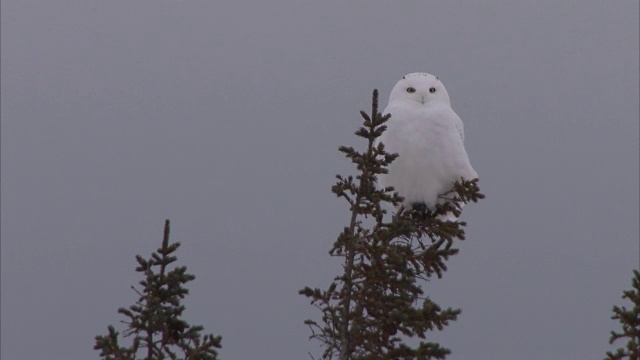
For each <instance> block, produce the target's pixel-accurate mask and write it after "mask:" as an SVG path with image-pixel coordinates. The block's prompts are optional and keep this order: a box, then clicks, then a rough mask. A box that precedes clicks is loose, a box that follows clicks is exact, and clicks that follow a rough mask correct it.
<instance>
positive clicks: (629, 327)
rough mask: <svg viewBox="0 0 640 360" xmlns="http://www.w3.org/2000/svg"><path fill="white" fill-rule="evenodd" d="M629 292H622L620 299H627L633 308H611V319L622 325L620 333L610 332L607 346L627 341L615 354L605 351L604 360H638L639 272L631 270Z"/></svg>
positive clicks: (639, 338) (639, 330)
mask: <svg viewBox="0 0 640 360" xmlns="http://www.w3.org/2000/svg"><path fill="white" fill-rule="evenodd" d="M631 286H632V289H631V290H625V291H623V292H622V294H623V295H622V298H623V299H628V300H629V301H631V303H632V304H633V308H631V309H627V308H626V307H624V306H623V307H618V306H614V307H613V316H611V319H613V320H618V321H619V322H620V324H621V325H622V332H620V333H616V332H615V331H611V337H610V338H609V344H613V343H614V342H616V341H617V340H622V339H625V338H626V339H628V340H627V343H626V345H625V347H624V348H618V349H617V350H616V352H615V353H612V352H610V351H607V357H606V358H605V360H621V359H630V360H640V272H638V271H637V270H633V279H631Z"/></svg>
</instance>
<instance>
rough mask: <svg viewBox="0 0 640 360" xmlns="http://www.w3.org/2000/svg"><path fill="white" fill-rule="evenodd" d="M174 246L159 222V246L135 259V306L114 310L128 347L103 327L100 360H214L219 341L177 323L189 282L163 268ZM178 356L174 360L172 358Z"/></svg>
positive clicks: (180, 271) (177, 270)
mask: <svg viewBox="0 0 640 360" xmlns="http://www.w3.org/2000/svg"><path fill="white" fill-rule="evenodd" d="M179 247H180V243H179V242H174V243H170V242H169V220H166V221H165V225H164V237H163V239H162V246H161V247H160V248H159V249H157V250H156V252H154V253H152V254H151V257H150V258H149V259H145V258H143V257H142V256H140V255H137V256H136V260H137V262H138V267H137V268H136V271H137V272H140V273H142V275H143V276H144V280H142V281H140V283H139V284H140V285H141V286H142V289H141V290H138V289H137V288H135V287H133V286H132V288H133V290H134V291H135V292H136V293H137V294H138V295H139V298H138V301H137V302H136V304H135V305H132V306H130V307H129V308H120V309H118V313H120V314H122V315H124V316H125V317H126V320H124V321H121V322H122V323H124V324H126V325H127V329H126V330H124V331H123V333H122V335H123V337H124V338H127V337H131V336H132V338H131V342H130V343H131V344H130V345H129V346H121V345H120V342H119V338H120V333H119V332H117V331H116V330H115V328H114V327H113V326H112V325H109V327H108V331H109V333H108V334H107V335H98V336H96V343H95V346H94V349H96V350H100V356H101V358H102V359H105V360H136V359H145V360H161V359H172V360H174V359H184V360H216V359H217V351H216V350H215V349H219V348H220V347H221V345H220V342H221V340H222V338H221V337H220V336H213V335H212V334H208V335H204V336H202V335H201V331H202V330H203V327H202V326H191V325H189V324H188V323H187V322H186V321H185V320H183V319H182V318H181V316H182V313H183V311H184V310H185V307H184V305H182V304H181V300H182V299H184V297H185V296H186V295H187V294H188V293H189V290H188V289H187V288H185V287H184V285H185V284H187V283H188V282H190V281H192V280H194V279H195V276H194V275H191V274H188V273H187V268H186V267H185V266H176V267H173V269H170V268H169V265H170V264H172V263H173V262H175V261H176V260H177V257H176V256H175V255H174V253H175V252H176V251H177V250H178V248H179ZM178 354H180V355H178Z"/></svg>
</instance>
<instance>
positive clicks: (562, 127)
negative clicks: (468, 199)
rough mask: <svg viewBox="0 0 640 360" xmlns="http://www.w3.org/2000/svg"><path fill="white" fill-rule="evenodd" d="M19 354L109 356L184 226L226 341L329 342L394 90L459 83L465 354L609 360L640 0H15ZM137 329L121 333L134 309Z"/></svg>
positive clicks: (10, 67)
mask: <svg viewBox="0 0 640 360" xmlns="http://www.w3.org/2000/svg"><path fill="white" fill-rule="evenodd" d="M1 31H2V55H1V56H2V58H1V59H2V106H1V109H2V149H1V150H2V163H1V166H2V168H1V170H2V185H1V186H2V227H1V235H2V249H1V250H2V251H1V253H2V259H1V260H2V262H1V264H2V265H1V266H2V267H1V270H2V278H1V280H2V283H1V284H2V285H1V286H2V293H1V306H2V308H1V309H2V314H1V315H2V316H1V324H2V328H1V334H2V348H1V353H0V355H1V357H2V359H3V360H33V359H53V360H55V359H61V360H62V359H65V360H69V359H71V360H75V359H78V360H80V359H96V358H98V353H97V352H95V351H93V350H92V347H93V344H94V340H93V338H94V336H95V335H97V334H104V333H106V327H107V325H108V324H114V325H116V326H119V324H118V322H119V321H120V320H121V319H122V318H121V316H120V315H119V314H117V313H116V311H117V309H118V308H119V307H122V306H129V305H131V304H133V302H134V301H135V298H136V297H135V293H134V292H133V291H132V290H131V289H130V288H129V286H130V285H132V284H135V283H137V282H138V281H139V280H140V277H139V276H138V274H137V273H135V271H134V267H135V262H134V255H135V254H142V255H145V256H147V255H148V254H149V253H150V252H151V251H153V250H154V249H155V248H157V246H158V245H159V244H160V241H161V236H162V225H163V221H164V219H165V218H170V219H171V221H172V225H173V227H172V239H173V240H176V241H181V242H182V243H183V246H182V247H181V249H180V252H179V253H178V257H179V260H180V263H181V264H185V265H187V266H188V268H189V271H190V272H191V273H194V274H195V275H196V277H197V278H196V280H195V282H192V283H191V285H190V290H191V294H190V296H189V297H188V298H187V300H186V305H187V313H186V317H187V319H188V320H189V321H191V322H192V323H194V324H202V325H203V326H204V327H205V329H206V330H207V331H208V332H213V333H215V334H220V335H222V336H223V349H222V350H221V352H220V353H221V355H222V357H223V358H225V359H258V358H259V359H308V358H309V357H308V355H307V352H312V353H314V354H315V355H316V357H317V355H318V353H319V350H318V345H317V344H316V343H314V342H309V341H307V337H308V335H309V331H308V329H307V328H306V327H305V325H303V321H304V320H305V319H307V318H314V319H319V317H320V313H319V312H318V311H317V310H316V309H315V308H313V307H312V306H310V305H309V304H308V302H307V299H306V298H303V297H302V296H299V295H297V291H298V290H299V289H301V288H303V287H304V286H312V287H322V288H325V287H326V286H327V285H328V284H329V282H330V281H331V279H332V278H333V277H334V276H335V275H336V274H337V273H338V272H339V271H340V270H341V267H340V260H339V259H332V258H330V257H329V256H328V254H327V251H328V250H329V248H330V246H331V244H332V243H333V241H334V240H335V238H336V236H337V235H338V233H339V231H340V229H341V228H342V227H343V226H344V225H345V224H347V220H348V219H347V216H346V215H347V208H346V206H345V204H344V203H343V202H342V201H340V200H339V199H337V198H335V196H334V195H333V194H331V193H330V187H331V185H332V184H333V181H334V175H335V174H336V173H353V170H352V168H351V166H350V164H349V163H348V161H347V160H346V159H343V158H342V156H341V155H340V154H339V153H338V152H337V147H338V146H339V145H342V144H344V145H353V146H361V145H363V143H362V142H360V141H359V140H358V139H356V137H355V136H354V135H353V131H354V130H355V129H356V128H357V127H358V126H359V124H360V117H359V114H358V112H359V110H361V109H366V110H368V109H369V106H370V96H371V91H372V90H373V88H378V89H380V92H381V103H382V104H381V106H384V105H386V101H387V97H388V94H389V91H390V90H391V88H392V87H393V85H394V84H395V83H396V81H397V80H398V79H399V78H401V77H402V76H403V75H405V74H406V73H409V72H415V71H425V72H430V73H433V74H436V75H438V76H439V77H440V78H441V79H442V80H443V82H444V84H445V85H446V87H447V90H448V92H449V94H450V95H451V98H452V105H453V108H454V109H455V110H456V112H457V113H458V114H459V115H460V117H461V118H462V120H463V121H464V123H465V129H466V146H467V151H468V153H469V156H470V158H471V161H472V163H473V166H474V167H475V169H476V170H477V171H478V173H479V174H480V186H481V189H482V191H483V192H484V193H485V194H486V195H487V198H486V199H485V200H484V201H481V202H480V203H478V204H474V205H469V206H467V207H465V211H464V220H466V221H467V222H468V224H469V226H468V229H467V235H468V237H467V240H466V241H465V242H464V243H462V244H461V254H460V255H459V256H457V257H454V258H453V259H452V260H451V261H450V263H449V267H450V270H449V272H447V273H446V275H445V277H444V278H443V279H442V280H437V281H433V282H431V283H429V284H427V286H426V288H425V289H426V292H427V293H428V294H429V295H430V296H431V297H432V299H434V300H435V301H436V302H438V303H440V304H441V305H443V306H453V307H460V308H462V310H463V312H462V315H461V317H460V319H459V321H457V322H455V323H453V324H452V325H451V326H449V327H448V328H446V329H445V331H444V332H442V333H439V334H437V335H435V336H434V338H433V339H436V340H437V341H440V342H441V344H442V345H443V346H447V347H449V348H451V349H452V351H453V354H452V355H451V356H450V359H452V360H457V359H472V358H473V359H476V360H483V359H524V360H527V359H532V360H533V359H601V358H602V357H603V356H604V352H605V351H606V350H609V349H611V348H612V347H611V346H609V345H608V344H607V340H608V336H609V331H610V330H612V329H614V328H616V324H615V323H614V322H613V321H611V320H610V319H609V317H610V316H611V311H610V310H611V307H612V305H614V304H622V301H621V300H620V296H621V294H622V291H623V290H624V289H627V288H629V287H630V279H631V275H632V269H634V268H637V267H638V257H639V246H638V241H639V240H638V238H639V226H638V216H639V214H638V199H639V192H638V179H639V175H638V162H639V159H638V152H639V145H638V139H639V135H638V134H639V130H638V118H639V111H638V103H639V100H638V99H639V94H638V80H639V75H638V59H639V57H638V51H639V50H638V47H639V45H638V43H639V39H638V33H639V31H638V1H637V0H629V1H627V0H621V1H615V2H603V1H597V0H580V1H562V2H559V1H555V0H553V1H552V0H544V1H512V0H499V1H492V2H488V1H474V2H471V1H466V2H464V1H446V2H445V1H422V2H418V1H393V2H391V1H372V0H368V1H349V2H344V1H282V0H279V1H269V2H266V1H244V2H241V1H230V0H228V1H146V0H145V1H143V0H135V1H132V0H127V1H124V0H110V1H92V2H91V1H89V2H88V1H71V0H60V1H35V0H4V1H2V22H1ZM120 328H122V327H120Z"/></svg>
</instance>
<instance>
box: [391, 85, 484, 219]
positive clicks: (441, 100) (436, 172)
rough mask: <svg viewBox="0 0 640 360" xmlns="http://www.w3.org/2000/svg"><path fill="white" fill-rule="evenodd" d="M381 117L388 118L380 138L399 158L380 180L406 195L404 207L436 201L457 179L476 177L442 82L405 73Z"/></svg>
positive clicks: (459, 126) (432, 203) (461, 130)
mask: <svg viewBox="0 0 640 360" xmlns="http://www.w3.org/2000/svg"><path fill="white" fill-rule="evenodd" d="M383 114H391V118H390V119H389V121H387V123H386V125H387V130H386V131H385V132H384V134H382V136H381V137H380V141H381V142H382V143H384V145H385V149H386V151H387V152H388V153H397V154H398V155H399V157H398V158H397V159H396V160H395V161H394V162H393V163H392V164H391V165H390V166H389V173H388V174H385V175H381V176H380V182H381V184H382V185H384V186H393V187H394V188H395V189H396V191H398V193H399V194H400V195H401V196H403V197H404V199H405V200H404V203H403V205H404V207H405V208H411V206H412V205H414V204H416V203H424V204H425V205H426V206H427V207H428V208H433V206H434V205H435V204H436V203H438V201H439V199H438V196H439V195H441V194H443V193H445V192H447V191H449V190H451V188H452V187H453V183H454V182H455V181H457V180H460V178H461V177H462V178H465V179H467V180H472V179H475V178H477V177H478V174H477V173H476V171H475V170H474V169H473V167H471V163H470V162H469V157H468V156H467V152H466V150H465V148H464V128H463V125H462V120H460V117H458V115H457V114H456V113H455V112H454V111H453V109H451V103H450V100H449V94H448V93H447V90H446V89H445V88H444V85H443V84H442V82H440V80H439V79H438V78H437V77H436V76H433V75H431V74H427V73H412V74H408V75H405V76H404V77H403V78H402V79H401V80H400V81H398V83H397V84H396V85H395V86H394V88H393V90H391V95H390V96H389V104H388V105H387V108H386V109H385V110H384V111H383Z"/></svg>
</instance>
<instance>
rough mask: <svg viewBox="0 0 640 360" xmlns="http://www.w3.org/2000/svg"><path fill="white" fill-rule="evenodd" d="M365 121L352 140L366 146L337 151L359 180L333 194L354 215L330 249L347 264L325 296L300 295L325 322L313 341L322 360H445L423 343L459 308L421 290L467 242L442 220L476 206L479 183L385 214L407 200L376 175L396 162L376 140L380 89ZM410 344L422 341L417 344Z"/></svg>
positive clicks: (458, 228) (456, 226)
mask: <svg viewBox="0 0 640 360" xmlns="http://www.w3.org/2000/svg"><path fill="white" fill-rule="evenodd" d="M361 115H362V118H363V119H364V121H363V126H362V127H360V128H359V129H358V130H357V131H356V132H355V134H356V135H357V136H358V137H360V138H363V139H365V140H366V143H367V145H366V148H365V149H364V151H362V152H358V151H356V150H355V149H354V148H352V147H345V146H341V147H340V148H339V151H340V152H342V153H343V154H344V155H345V156H346V157H347V158H348V159H350V160H351V162H352V163H353V164H355V166H356V169H357V175H356V176H355V177H354V176H342V175H337V176H336V177H337V179H338V180H337V183H336V184H335V185H334V186H333V187H332V189H331V190H332V192H333V193H334V194H335V195H336V196H338V197H340V198H343V199H344V200H345V201H346V202H347V204H348V206H349V209H350V211H351V214H350V219H349V221H348V224H347V226H345V227H344V229H343V230H342V232H341V233H340V235H339V236H338V238H337V240H336V241H335V243H334V244H333V246H332V248H331V250H330V251H329V254H330V255H331V256H339V257H342V258H344V264H343V271H342V273H341V274H340V275H338V276H336V277H335V278H334V280H333V281H332V282H331V284H330V285H329V287H328V288H327V289H326V290H321V289H319V288H315V289H312V288H310V287H306V288H304V289H302V290H300V294H302V295H304V296H306V297H308V298H310V299H311V304H312V305H314V306H316V307H317V308H318V309H319V310H320V311H321V313H322V322H321V323H319V322H317V321H314V320H307V321H305V324H307V325H309V327H310V329H311V336H310V338H312V339H316V340H319V341H320V342H321V344H322V347H323V349H324V351H323V354H322V357H323V359H340V360H347V359H348V360H356V359H444V358H445V356H446V355H447V354H449V353H450V350H448V349H446V348H444V347H442V346H440V345H439V344H437V343H434V342H428V341H425V340H426V337H427V332H429V331H433V330H434V329H438V330H442V329H443V328H444V326H446V325H448V324H449V322H450V321H454V320H456V319H457V317H458V315H459V314H460V312H461V310H460V309H452V308H442V307H441V306H440V305H438V304H437V303H435V302H434V301H433V300H431V298H429V297H428V296H425V294H424V291H423V284H424V283H425V281H427V280H428V279H429V278H431V277H433V276H436V277H438V278H440V277H442V275H443V273H444V272H445V271H446V270H447V266H446V263H445V262H446V261H447V260H448V259H449V258H450V257H451V256H453V255H455V254H457V253H458V249H456V248H455V247H454V246H455V245H456V243H457V240H464V238H465V233H464V226H465V225H466V224H465V223H464V222H460V221H443V220H441V217H440V215H445V214H447V213H448V212H452V213H454V214H455V215H456V216H458V215H460V210H459V209H458V207H456V206H455V205H454V202H456V201H458V202H465V203H466V202H469V201H473V202H476V201H477V200H478V199H481V198H483V197H484V196H483V195H482V194H481V193H480V192H479V188H478V186H477V181H478V180H477V179H474V180H469V181H467V180H463V179H461V180H460V181H459V182H456V183H455V184H454V186H453V188H452V189H451V191H450V192H448V193H447V194H443V195H442V197H443V198H445V199H448V200H449V201H447V202H444V203H443V204H441V205H438V206H437V207H436V208H435V209H425V208H424V207H422V208H414V209H405V210H403V209H401V210H399V211H398V212H396V213H395V214H394V215H393V216H390V215H388V214H387V211H386V210H385V209H384V208H383V204H384V203H387V204H390V205H391V206H393V207H398V206H399V205H400V204H401V203H402V200H403V199H402V197H400V196H399V195H398V193H397V192H394V189H393V188H392V187H387V188H383V189H380V188H378V187H377V186H376V183H377V176H378V175H380V174H383V173H386V172H387V167H388V166H389V164H391V162H392V161H393V160H394V159H396V158H397V156H398V155H397V154H389V153H387V152H385V148H384V144H382V143H378V142H377V141H376V139H377V138H378V137H380V135H381V134H382V133H383V132H384V131H385V129H386V126H385V125H384V123H385V122H386V121H387V120H389V118H390V116H389V115H388V114H387V115H384V116H383V115H382V114H381V113H379V112H378V92H377V90H374V92H373V101H372V111H371V115H368V114H367V113H365V112H364V111H361ZM409 339H421V340H420V342H419V344H417V345H414V346H412V345H410V344H409V343H408V341H407V340H409Z"/></svg>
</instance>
